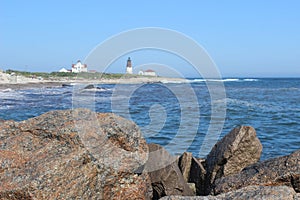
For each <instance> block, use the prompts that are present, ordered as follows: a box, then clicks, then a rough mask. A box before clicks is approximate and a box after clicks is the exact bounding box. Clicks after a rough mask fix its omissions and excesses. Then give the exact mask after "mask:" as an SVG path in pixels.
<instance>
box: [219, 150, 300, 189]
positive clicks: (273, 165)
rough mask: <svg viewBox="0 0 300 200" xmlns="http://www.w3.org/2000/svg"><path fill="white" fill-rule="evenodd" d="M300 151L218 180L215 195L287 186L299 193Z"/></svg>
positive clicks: (249, 167) (257, 164) (254, 165)
mask: <svg viewBox="0 0 300 200" xmlns="http://www.w3.org/2000/svg"><path fill="white" fill-rule="evenodd" d="M299 177H300V150H298V151H296V152H294V153H292V154H291V155H288V156H283V157H279V158H274V159H270V160H267V161H264V162H260V163H256V164H253V165H251V166H248V167H247V168H245V169H244V170H243V171H242V172H240V173H239V174H235V175H232V176H228V177H223V178H221V179H219V180H216V182H215V186H214V193H215V194H220V193H225V192H229V191H233V190H237V189H240V188H243V187H246V186H249V185H261V186H280V185H283V186H284V185H285V186H289V187H292V188H294V190H295V191H296V192H300V191H299V187H300V185H299V182H300V181H299Z"/></svg>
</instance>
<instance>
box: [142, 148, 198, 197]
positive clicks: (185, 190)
mask: <svg viewBox="0 0 300 200" xmlns="http://www.w3.org/2000/svg"><path fill="white" fill-rule="evenodd" d="M148 146H149V159H148V161H147V163H146V165H145V169H144V171H146V172H148V173H149V175H150V178H151V183H152V188H153V199H159V198H161V197H163V196H169V195H183V196H191V195H194V193H193V191H192V190H191V189H190V188H189V186H188V184H187V183H186V182H185V180H184V177H183V175H182V174H181V172H180V169H179V167H178V165H177V162H176V158H175V157H173V156H171V155H170V154H169V153H168V152H167V151H166V150H165V149H164V148H163V147H162V146H160V145H158V144H148Z"/></svg>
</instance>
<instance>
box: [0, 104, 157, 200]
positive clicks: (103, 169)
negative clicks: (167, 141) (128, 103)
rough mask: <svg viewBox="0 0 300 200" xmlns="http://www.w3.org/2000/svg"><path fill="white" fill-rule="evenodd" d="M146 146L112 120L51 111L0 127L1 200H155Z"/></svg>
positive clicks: (135, 132) (129, 127)
mask: <svg viewBox="0 0 300 200" xmlns="http://www.w3.org/2000/svg"><path fill="white" fill-rule="evenodd" d="M147 156H148V146H147V144H146V142H145V140H144V139H142V137H141V133H140V131H139V128H138V127H137V126H136V125H135V124H134V123H133V122H131V121H128V120H126V119H123V118H121V117H118V116H116V115H114V114H97V113H94V112H91V111H89V110H86V109H76V110H73V111H72V110H65V111H52V112H48V113H46V114H43V115H41V116H39V117H36V118H32V119H29V120H26V121H23V122H20V123H18V122H13V121H6V122H2V123H0V199H78V198H80V199H151V198H152V188H151V185H150V184H151V182H150V177H149V175H148V174H147V173H142V174H136V173H135V172H134V171H135V170H136V169H137V168H138V167H140V166H141V165H143V164H145V162H146V160H147Z"/></svg>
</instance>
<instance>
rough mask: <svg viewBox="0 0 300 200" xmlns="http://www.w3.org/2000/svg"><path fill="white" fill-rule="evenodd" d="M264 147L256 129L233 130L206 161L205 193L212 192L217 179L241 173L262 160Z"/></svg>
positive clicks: (214, 148) (241, 127)
mask: <svg viewBox="0 0 300 200" xmlns="http://www.w3.org/2000/svg"><path fill="white" fill-rule="evenodd" d="M261 151H262V145H261V143H260V141H259V139H258V138H257V137H256V132H255V130H254V128H252V127H250V126H240V127H237V128H235V129H233V130H232V131H231V132H230V133H229V134H227V135H226V136H225V137H224V138H223V139H222V140H220V141H219V142H218V143H217V144H215V146H214V147H213V148H212V150H211V152H210V153H209V154H208V156H207V159H206V161H205V165H206V176H205V185H204V187H205V191H203V193H201V194H202V195H208V194H210V193H211V192H212V186H213V184H214V182H215V180H216V179H219V178H221V177H226V176H229V175H232V174H236V173H239V172H240V171H241V170H242V169H243V168H245V167H246V166H248V165H250V164H253V163H256V162H257V161H259V159H260V155H261Z"/></svg>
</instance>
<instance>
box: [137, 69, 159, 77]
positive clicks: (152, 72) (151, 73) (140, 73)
mask: <svg viewBox="0 0 300 200" xmlns="http://www.w3.org/2000/svg"><path fill="white" fill-rule="evenodd" d="M139 75H143V76H157V74H156V72H155V71H153V70H152V69H147V70H146V71H142V70H141V71H139Z"/></svg>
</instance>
